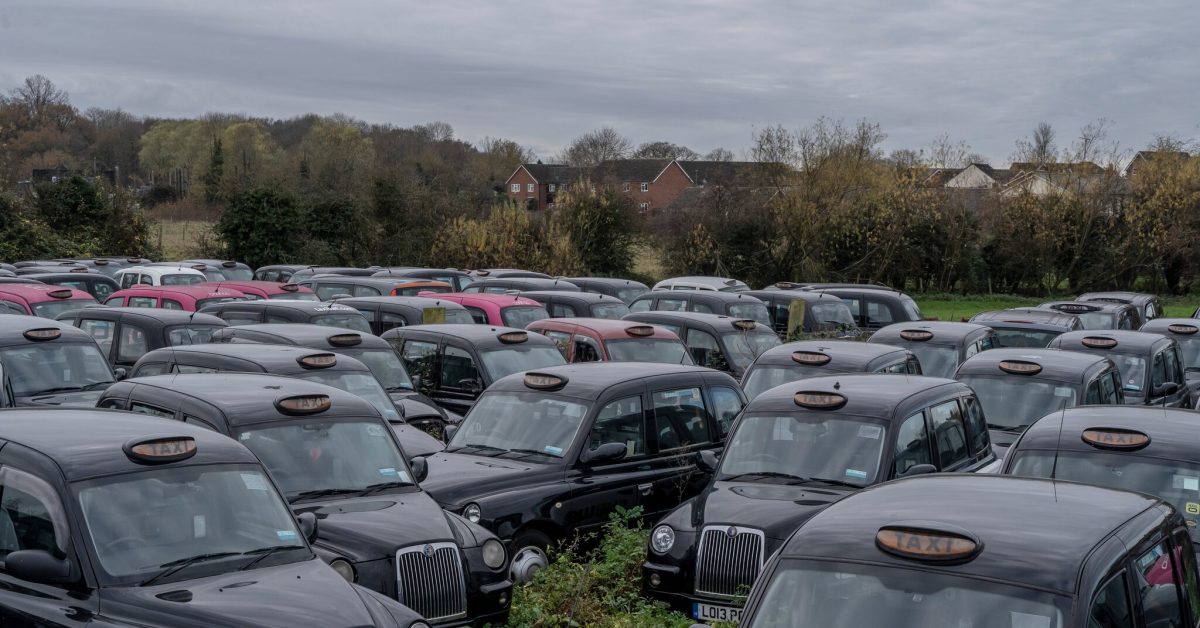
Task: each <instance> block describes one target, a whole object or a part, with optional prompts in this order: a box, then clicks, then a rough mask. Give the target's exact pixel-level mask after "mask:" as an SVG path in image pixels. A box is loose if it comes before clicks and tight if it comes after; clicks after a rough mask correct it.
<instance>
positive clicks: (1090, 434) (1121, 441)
mask: <svg viewBox="0 0 1200 628" xmlns="http://www.w3.org/2000/svg"><path fill="white" fill-rule="evenodd" d="M1082 438H1083V442H1085V443H1087V444H1089V445H1091V446H1092V447H1096V448H1098V449H1123V450H1133V449H1141V448H1142V447H1145V446H1146V445H1149V444H1150V436H1149V435H1147V434H1143V433H1142V432H1138V431H1136V430H1127V429H1121V428H1116V427H1090V428H1088V429H1086V430H1084V431H1083V435H1082Z"/></svg>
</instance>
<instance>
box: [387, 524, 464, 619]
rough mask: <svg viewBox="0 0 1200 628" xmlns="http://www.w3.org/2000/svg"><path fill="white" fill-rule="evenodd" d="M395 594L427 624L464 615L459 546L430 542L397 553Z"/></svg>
mask: <svg viewBox="0 0 1200 628" xmlns="http://www.w3.org/2000/svg"><path fill="white" fill-rule="evenodd" d="M396 594H397V597H398V598H399V600H400V602H401V603H402V604H404V605H405V606H407V607H409V608H411V609H413V610H414V611H416V612H418V613H420V614H421V616H423V617H424V618H425V619H427V620H429V621H439V620H445V619H454V618H457V617H463V616H465V615H466V614H467V587H466V584H465V582H464V580H463V572H462V561H461V560H459V557H458V546H456V545H455V544H453V543H429V544H425V545H414V546H413V547H406V548H403V549H401V550H399V551H397V552H396Z"/></svg>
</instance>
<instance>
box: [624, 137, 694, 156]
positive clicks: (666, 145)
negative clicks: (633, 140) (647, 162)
mask: <svg viewBox="0 0 1200 628" xmlns="http://www.w3.org/2000/svg"><path fill="white" fill-rule="evenodd" d="M630 157H632V158H634V159H686V160H695V159H699V158H700V154H699V153H697V152H696V151H694V150H692V149H690V148H688V147H687V146H680V145H678V144H672V143H671V142H664V141H658V142H646V143H645V144H642V145H640V146H638V147H637V150H635V151H633V154H631V155H630Z"/></svg>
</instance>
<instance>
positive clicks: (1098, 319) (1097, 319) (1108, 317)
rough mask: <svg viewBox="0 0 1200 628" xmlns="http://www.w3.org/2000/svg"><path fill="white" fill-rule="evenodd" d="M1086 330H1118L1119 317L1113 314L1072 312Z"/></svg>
mask: <svg viewBox="0 0 1200 628" xmlns="http://www.w3.org/2000/svg"><path fill="white" fill-rule="evenodd" d="M1071 313H1072V314H1074V315H1075V316H1076V317H1077V318H1079V323H1080V324H1081V325H1083V328H1084V329H1116V328H1117V317H1116V315H1114V314H1113V313H1111V312H1071Z"/></svg>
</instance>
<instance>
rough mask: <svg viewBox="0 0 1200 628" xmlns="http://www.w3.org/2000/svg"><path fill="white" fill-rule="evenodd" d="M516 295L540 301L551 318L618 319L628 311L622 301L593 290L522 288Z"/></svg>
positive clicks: (627, 307)
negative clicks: (571, 290) (527, 289)
mask: <svg viewBox="0 0 1200 628" xmlns="http://www.w3.org/2000/svg"><path fill="white" fill-rule="evenodd" d="M517 296H522V297H525V298H526V299H533V300H534V301H537V302H538V303H541V304H542V305H543V306H544V307H545V308H546V311H547V312H549V313H550V317H551V318H610V319H619V318H621V317H622V316H625V315H626V314H628V313H629V306H628V305H625V302H624V301H622V300H620V299H618V298H616V297H610V296H608V295H606V294H596V293H595V292H570V291H561V290H529V291H525V290H522V291H520V292H518V293H517Z"/></svg>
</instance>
